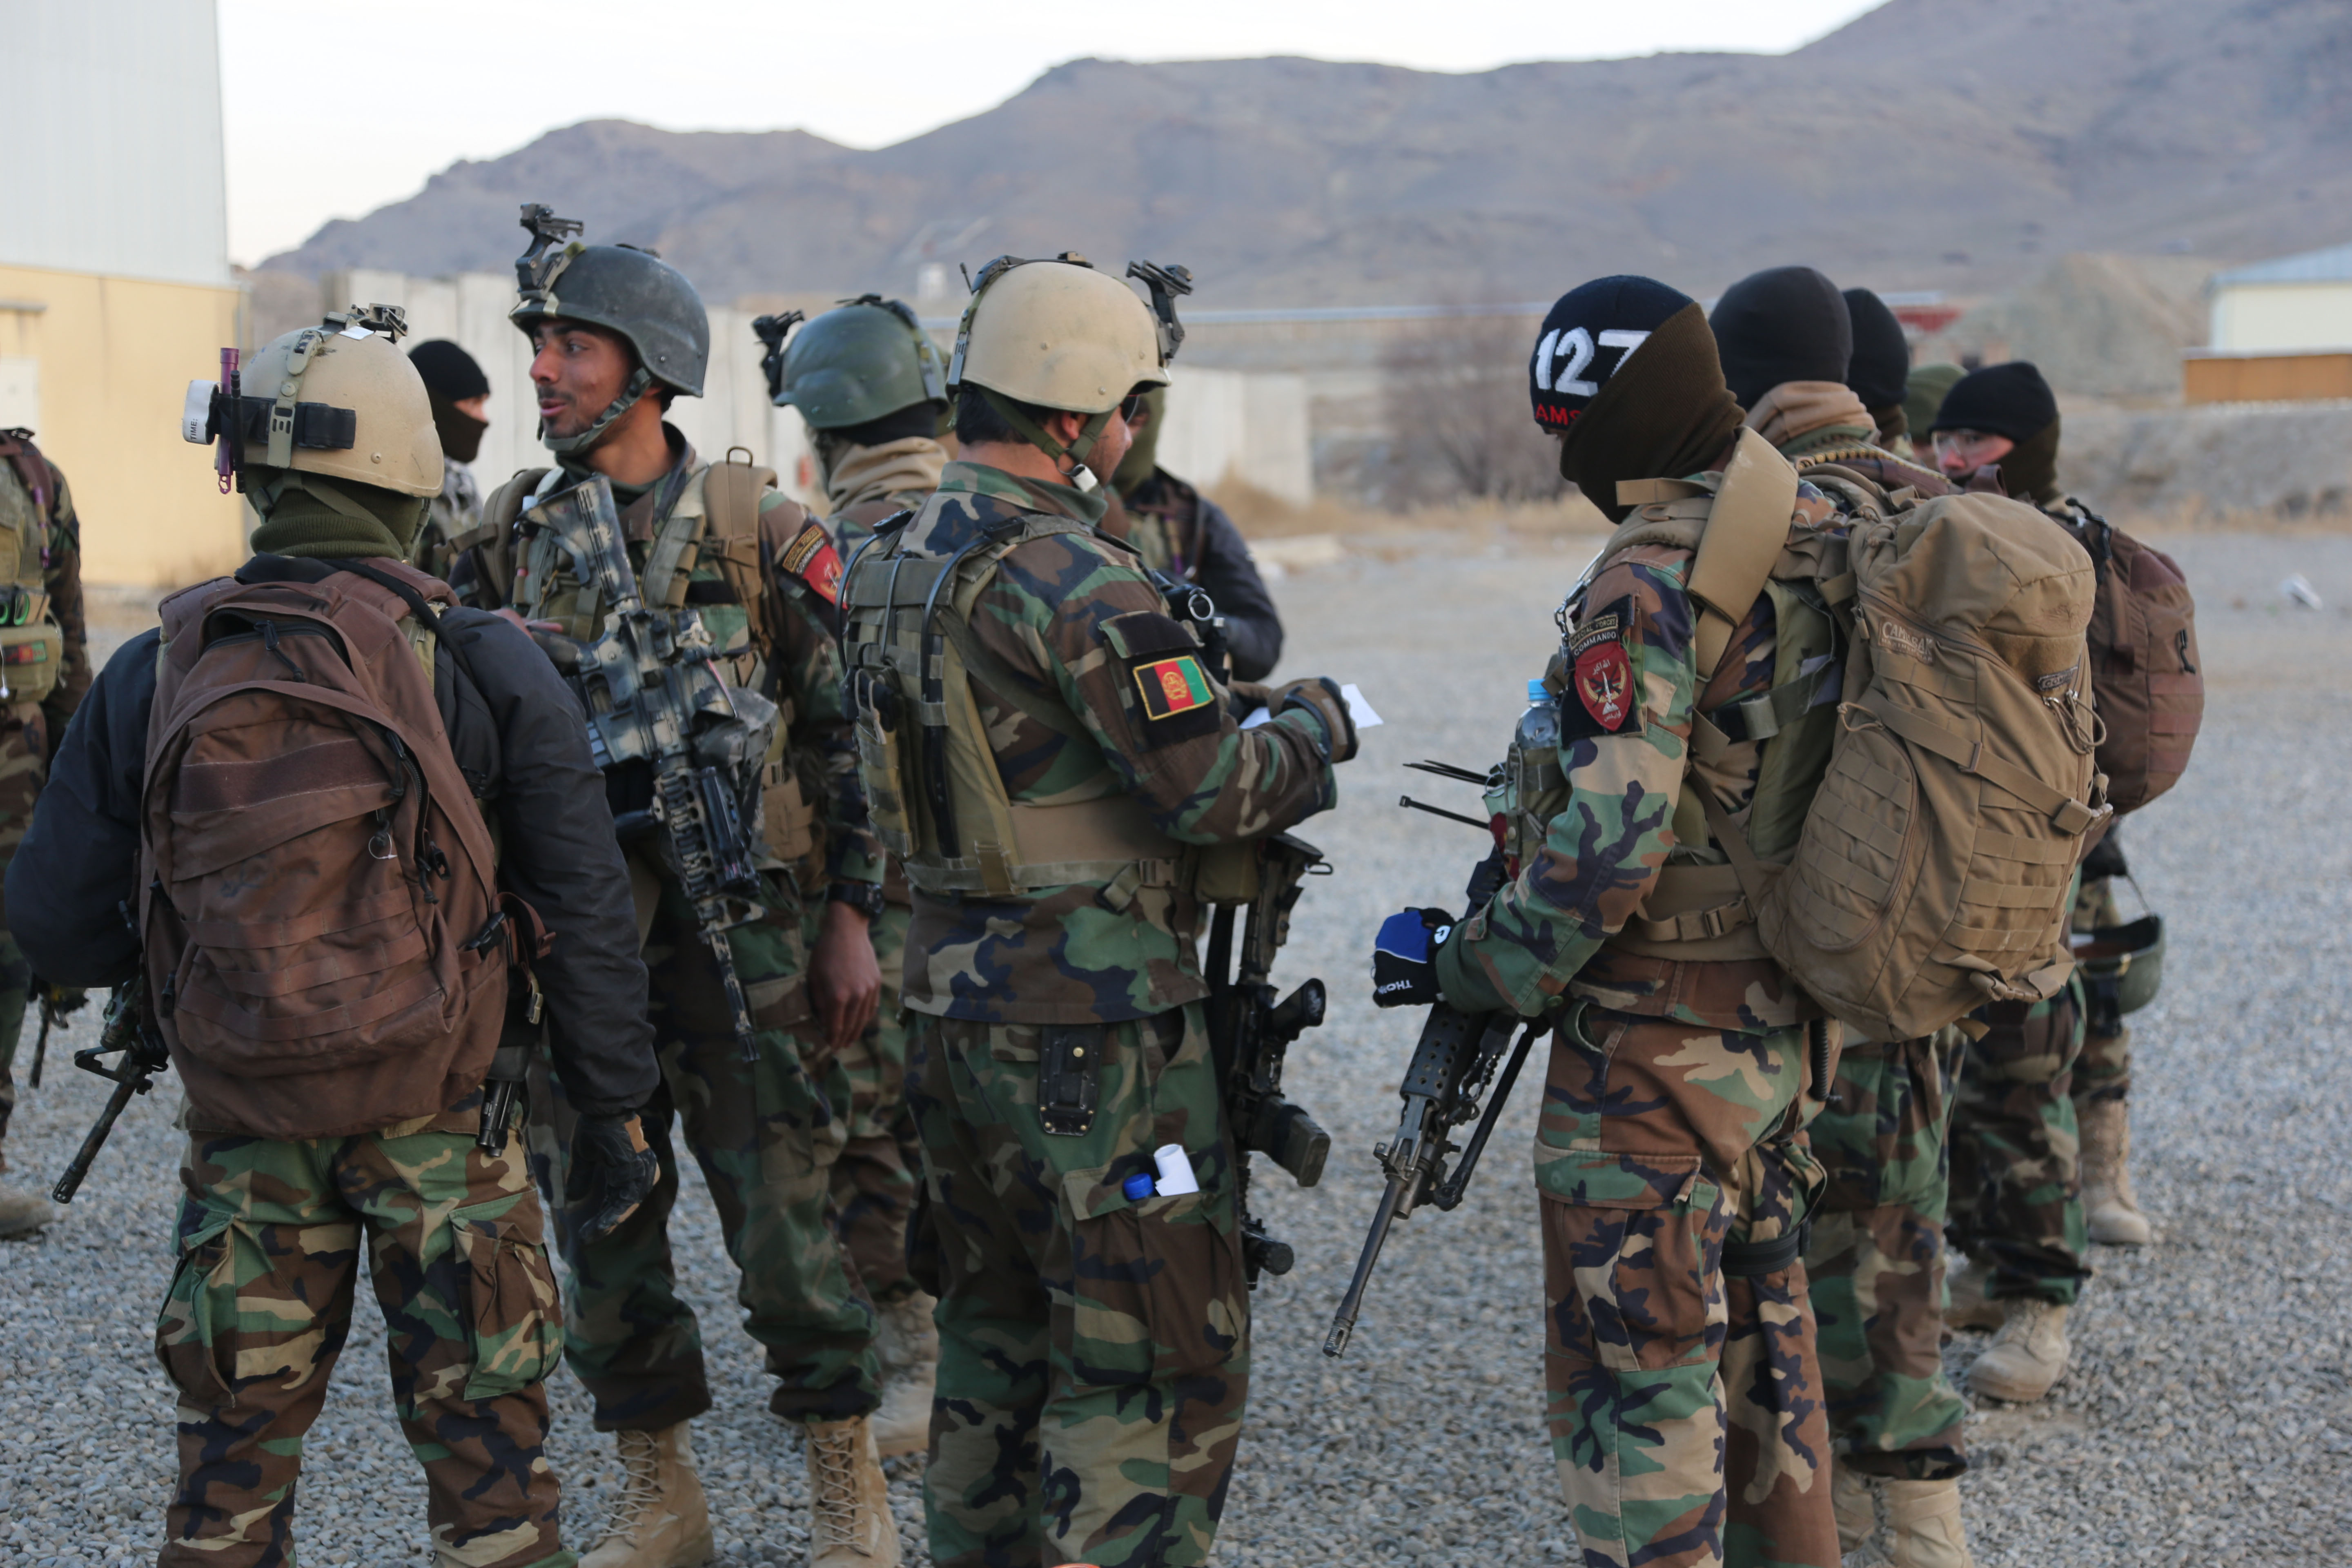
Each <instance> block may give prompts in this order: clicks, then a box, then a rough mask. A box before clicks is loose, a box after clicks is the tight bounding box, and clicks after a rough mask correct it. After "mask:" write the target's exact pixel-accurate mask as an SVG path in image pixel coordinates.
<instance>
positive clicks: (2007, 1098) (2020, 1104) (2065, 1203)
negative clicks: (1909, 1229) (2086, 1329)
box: [1948, 974, 2091, 1306]
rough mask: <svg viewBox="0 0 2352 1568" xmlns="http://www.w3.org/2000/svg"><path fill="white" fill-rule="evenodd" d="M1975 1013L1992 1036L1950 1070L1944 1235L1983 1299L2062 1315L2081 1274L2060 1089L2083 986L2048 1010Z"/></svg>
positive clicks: (2081, 1245) (2076, 1155) (2010, 1006)
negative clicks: (2055, 1309)
mask: <svg viewBox="0 0 2352 1568" xmlns="http://www.w3.org/2000/svg"><path fill="white" fill-rule="evenodd" d="M1976 1016H1977V1017H1978V1018H1979V1020H1981V1021H1982V1022H1984V1023H1986V1024H1987V1025H1989V1026H1990V1028H1989V1032H1988V1033H1987V1034H1986V1035H1985V1037H1984V1038H1982V1039H1980V1040H1978V1041H1977V1042H1975V1043H1974V1044H1973V1045H1971V1046H1969V1051H1968V1060H1967V1063H1966V1065H1965V1066H1964V1067H1963V1068H1961V1069H1960V1089H1959V1103H1958V1110H1957V1111H1956V1112H1955V1114H1954V1116H1953V1118H1952V1215H1951V1223H1950V1225H1949V1226H1948V1231H1949V1234H1950V1236H1951V1239H1952V1241H1953V1243H1954V1245H1956V1246H1958V1247H1959V1248H1960V1250H1961V1251H1963V1252H1965V1253H1967V1254H1968V1255H1969V1258H1973V1259H1977V1260H1979V1261H1981V1262H1983V1263H1985V1264H1987V1265H1989V1266H1990V1268H1991V1269H1992V1279H1991V1282H1990V1287H1989V1289H1990V1294H1991V1295H1993V1296H1995V1297H2009V1296H2039V1297H2041V1298H2042V1300H2048V1301H2055V1302H2059V1303H2061V1304H2062V1305H2067V1306H2071V1305H2073V1304H2074V1300H2075V1299H2076V1298H2077V1297H2078V1296H2079V1295H2080V1294H2081V1293H2082V1288H2083V1281H2084V1280H2085V1279H2089V1278H2090V1277H2091V1266H2090V1263H2089V1262H2088V1260H2087V1259H2086V1258H2084V1252H2085V1251H2086V1249H2087V1248H2088V1247H2089V1244H2090V1233H2089V1230H2088V1228H2087V1226H2085V1224H2084V1214H2083V1171H2082V1152H2083V1150H2082V1137H2081V1134H2080V1132H2079V1131H2077V1128H2076V1124H2075V1121H2074V1100H2073V1098H2072V1095H2071V1092H2070V1091H2071V1090H2072V1089H2073V1080H2074V1063H2075V1060H2076V1058H2078V1057H2079V1056H2080V1055H2081V1054H2082V1049H2083V981H2082V977H2081V975H2079V974H2077V975H2076V976H2075V977H2074V978H2073V979H2071V980H2069V981H2068V982H2067V983H2066V987H2065V989H2064V990H2063V991H2061V992H2060V993H2059V994H2057V995H2056V996H2053V997H2052V998H2051V999H2050V1000H2049V1001H2047V1002H2037V1003H2034V1004H2032V1005H2031V1006H2028V1005H2024V1004H2021V1003H1997V1004H1994V1005H1991V1006H1989V1007H1985V1008H1981V1009H1979V1011H1978V1013H1977V1015H1976Z"/></svg>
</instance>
